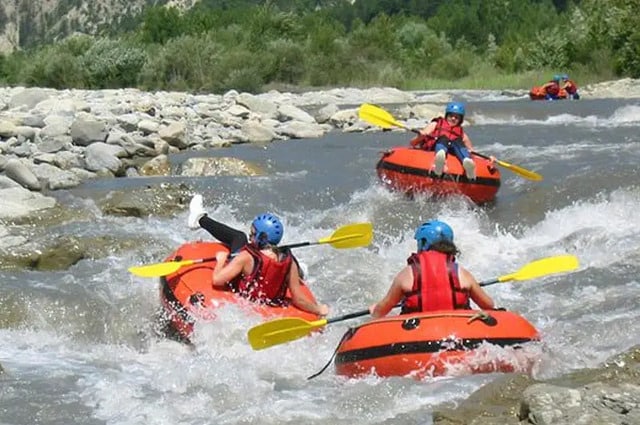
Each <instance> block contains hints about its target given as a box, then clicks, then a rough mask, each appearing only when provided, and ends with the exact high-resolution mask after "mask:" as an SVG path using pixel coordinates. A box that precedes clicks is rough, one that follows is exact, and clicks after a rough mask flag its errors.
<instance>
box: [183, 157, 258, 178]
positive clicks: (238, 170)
mask: <svg viewBox="0 0 640 425" xmlns="http://www.w3.org/2000/svg"><path fill="white" fill-rule="evenodd" d="M180 175H182V176H189V177H197V176H259V175H264V170H262V169H261V168H260V167H258V166H257V165H255V164H252V163H250V162H247V161H243V160H241V159H238V158H228V157H219V158H189V159H187V160H186V161H185V162H183V163H182V164H181V166H180Z"/></svg>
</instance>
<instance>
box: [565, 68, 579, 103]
mask: <svg viewBox="0 0 640 425" xmlns="http://www.w3.org/2000/svg"><path fill="white" fill-rule="evenodd" d="M561 80H562V81H561V83H560V88H561V89H564V90H565V91H566V92H567V95H568V96H569V99H575V100H578V99H580V95H579V94H578V86H577V85H576V83H574V82H573V81H571V80H570V79H569V75H568V74H562V76H561Z"/></svg>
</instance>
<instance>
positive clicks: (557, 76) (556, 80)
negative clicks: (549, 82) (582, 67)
mask: <svg viewBox="0 0 640 425" xmlns="http://www.w3.org/2000/svg"><path fill="white" fill-rule="evenodd" d="M560 80H562V75H560V74H556V75H554V76H553V81H555V82H556V83H559V82H560Z"/></svg>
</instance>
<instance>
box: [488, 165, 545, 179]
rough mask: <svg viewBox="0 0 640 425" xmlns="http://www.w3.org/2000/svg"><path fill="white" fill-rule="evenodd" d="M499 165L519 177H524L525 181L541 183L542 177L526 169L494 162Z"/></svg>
mask: <svg viewBox="0 0 640 425" xmlns="http://www.w3.org/2000/svg"><path fill="white" fill-rule="evenodd" d="M496 162H497V163H498V164H499V165H502V166H503V167H504V168H507V169H509V170H511V171H513V172H514V173H516V174H518V175H519V176H522V177H524V178H525V179H529V180H533V181H537V182H539V181H542V175H540V174H538V173H536V172H535V171H531V170H527V169H526V168H522V167H520V166H517V165H514V164H509V163H508V162H504V161H500V160H496Z"/></svg>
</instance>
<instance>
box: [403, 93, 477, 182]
mask: <svg viewBox="0 0 640 425" xmlns="http://www.w3.org/2000/svg"><path fill="white" fill-rule="evenodd" d="M464 115H465V109H464V105H463V104H462V103H460V102H451V103H449V104H447V106H446V108H445V112H444V118H442V117H438V118H434V119H433V120H431V122H430V123H429V124H427V126H426V127H424V128H423V129H422V130H420V136H418V137H416V138H415V139H413V140H412V141H411V146H413V147H420V148H421V149H425V150H434V151H435V152H436V154H435V157H434V161H433V167H434V173H435V174H436V175H437V176H441V175H442V173H443V172H444V164H445V160H446V157H447V153H448V152H451V153H453V154H454V155H455V156H456V157H457V158H458V159H459V160H460V162H461V163H462V168H464V173H465V175H466V176H467V178H468V179H469V180H475V178H476V164H475V162H473V159H471V152H473V145H472V144H471V139H470V138H469V136H467V133H465V132H464V130H463V129H462V122H463V121H464Z"/></svg>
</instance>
